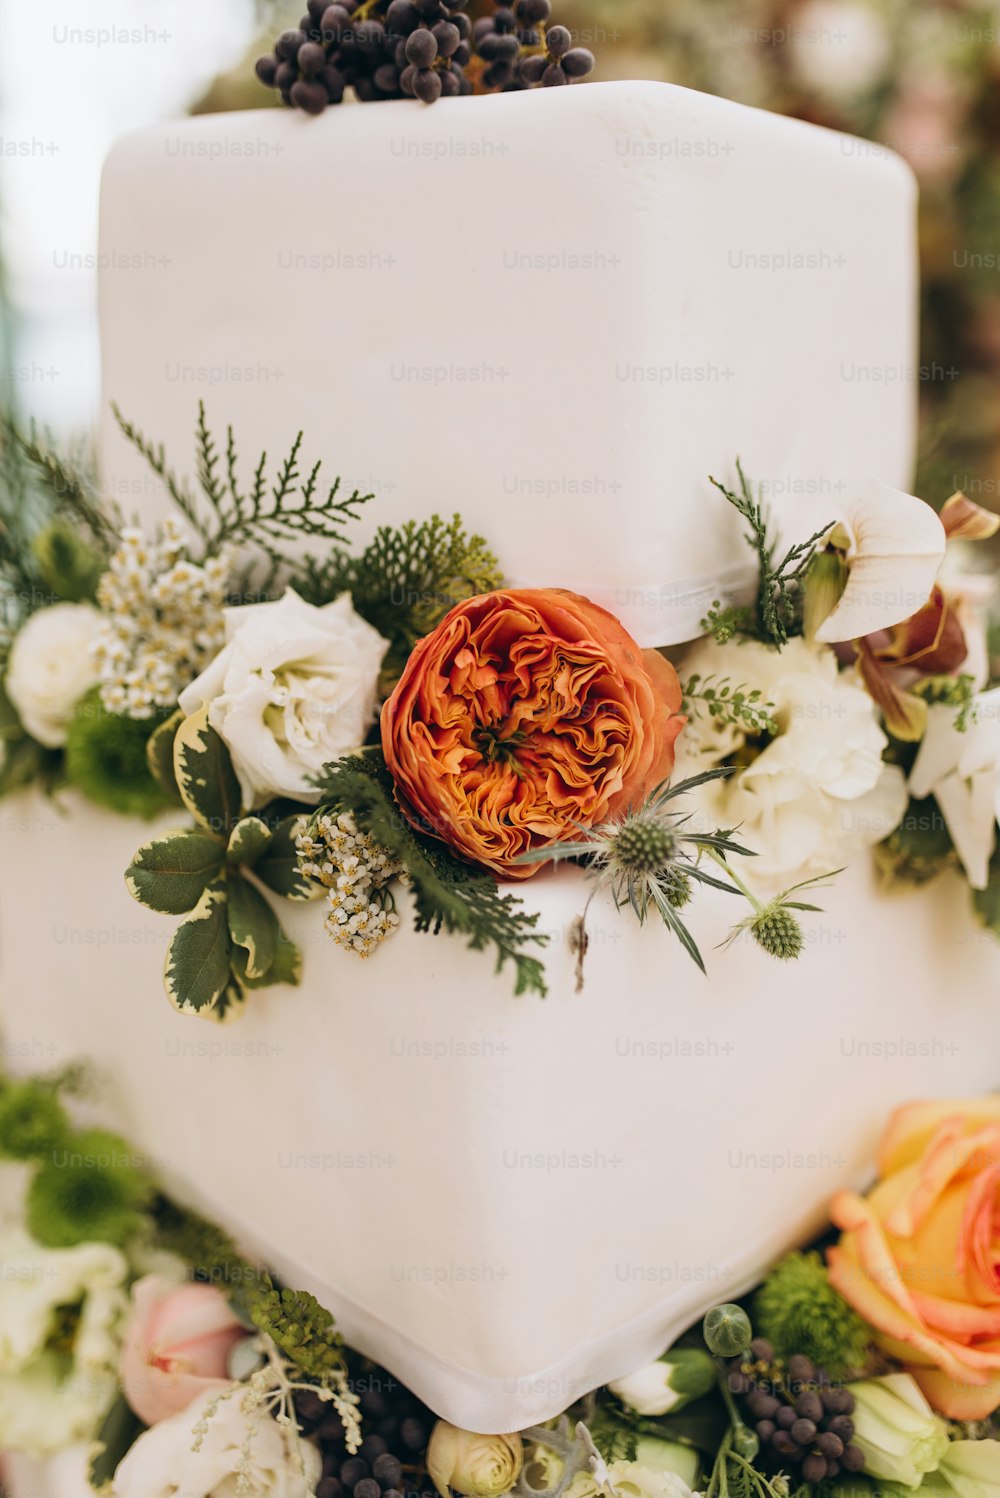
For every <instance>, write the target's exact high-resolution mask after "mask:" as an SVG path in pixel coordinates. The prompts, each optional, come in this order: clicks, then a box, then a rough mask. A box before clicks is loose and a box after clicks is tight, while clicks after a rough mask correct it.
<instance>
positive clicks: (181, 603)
mask: <svg viewBox="0 0 1000 1498" xmlns="http://www.w3.org/2000/svg"><path fill="white" fill-rule="evenodd" d="M186 550H187V537H186V536H185V533H184V531H183V529H182V527H181V526H180V525H178V524H177V522H176V521H175V520H172V519H170V520H167V521H165V523H164V525H163V527H162V529H161V530H160V531H159V532H158V534H157V536H156V537H155V539H153V540H150V539H149V538H148V537H147V536H145V535H144V534H143V532H142V531H141V530H138V529H137V528H136V527H134V526H128V527H126V529H125V530H123V531H122V537H121V545H120V546H119V548H118V550H117V551H116V552H115V554H114V556H113V557H112V558H111V563H110V566H109V568H108V570H107V572H106V573H105V574H104V576H103V577H102V578H101V581H100V585H99V587H98V591H97V600H98V603H99V604H100V606H101V608H102V609H103V611H104V613H105V616H106V617H105V620H104V624H103V627H102V628H101V630H100V631H99V632H98V635H97V638H96V639H95V641H94V643H93V645H92V647H91V649H92V654H93V658H94V661H95V663H96V666H97V670H98V674H99V676H100V681H101V702H102V703H103V705H104V707H105V708H106V709H107V710H108V712H111V713H118V714H120V715H123V716H125V717H129V718H151V717H152V716H153V714H154V713H155V712H156V711H157V709H159V708H174V707H176V706H177V697H178V694H179V693H180V692H181V691H182V690H183V688H184V687H186V686H187V685H188V683H189V682H190V681H193V679H194V678H195V677H196V676H197V675H198V673H199V672H200V671H201V670H202V669H203V668H204V667H205V666H206V665H207V664H208V662H209V661H210V660H212V659H213V658H214V657H215V656H216V655H217V654H218V652H219V651H220V650H221V649H222V647H223V645H224V644H225V621H224V617H223V608H224V606H225V602H226V584H227V581H228V578H229V573H230V570H231V568H232V556H231V554H230V553H227V552H226V550H225V548H224V549H223V550H222V552H220V554H219V555H218V556H215V557H209V558H208V560H207V561H206V562H205V563H204V564H203V565H199V564H197V563H195V562H192V561H191V560H190V559H189V558H188V557H187V556H186V554H185V553H186Z"/></svg>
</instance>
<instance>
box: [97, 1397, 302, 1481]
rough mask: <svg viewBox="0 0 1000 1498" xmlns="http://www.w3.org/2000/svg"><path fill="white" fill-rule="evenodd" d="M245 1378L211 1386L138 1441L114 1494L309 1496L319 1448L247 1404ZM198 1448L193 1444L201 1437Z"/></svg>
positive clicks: (121, 1468)
mask: <svg viewBox="0 0 1000 1498" xmlns="http://www.w3.org/2000/svg"><path fill="white" fill-rule="evenodd" d="M245 1398H246V1394H245V1392H244V1390H243V1389H242V1388H241V1386H240V1385H238V1384H234V1385H233V1392H232V1394H230V1395H228V1396H224V1397H223V1398H222V1399H220V1398H219V1396H218V1394H216V1393H214V1392H211V1391H210V1392H209V1393H207V1394H205V1395H203V1396H202V1397H201V1398H199V1399H196V1400H195V1402H194V1403H193V1404H191V1405H189V1406H188V1408H187V1409H186V1410H182V1411H181V1413H180V1414H179V1415H172V1416H171V1417H170V1419H169V1420H160V1421H159V1422H158V1424H156V1425H154V1426H152V1427H151V1428H150V1429H149V1430H147V1431H146V1432H145V1433H144V1434H143V1435H141V1436H140V1437H139V1439H138V1441H136V1443H135V1445H134V1446H132V1448H131V1449H130V1450H129V1451H128V1453H127V1454H126V1456H125V1457H124V1459H123V1460H122V1461H121V1462H120V1463H119V1465H118V1470H117V1471H116V1472H115V1477H114V1490H115V1495H116V1498H177V1495H178V1494H183V1495H184V1498H232V1495H233V1494H234V1493H237V1492H239V1493H241V1494H243V1495H245V1498H308V1495H309V1494H310V1493H312V1492H313V1490H314V1489H315V1486H316V1483H317V1481H318V1479H319V1476H320V1472H321V1470H322V1463H321V1461H320V1455H319V1452H318V1451H317V1450H316V1447H315V1446H313V1445H312V1443H311V1442H309V1441H303V1440H299V1441H296V1440H295V1439H294V1438H293V1436H292V1434H291V1432H290V1431H289V1430H288V1429H287V1428H286V1427H284V1426H281V1425H279V1424H278V1423H277V1421H276V1420H274V1419H272V1418H271V1416H270V1415H267V1414H264V1413H262V1412H261V1410H260V1409H259V1408H258V1409H256V1410H254V1411H253V1412H248V1411H247V1410H245V1409H244V1407H243V1405H244V1401H245ZM196 1440H197V1441H198V1450H197V1451H195V1450H193V1447H194V1445H195V1441H196Z"/></svg>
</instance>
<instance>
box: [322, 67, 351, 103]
mask: <svg viewBox="0 0 1000 1498" xmlns="http://www.w3.org/2000/svg"><path fill="white" fill-rule="evenodd" d="M319 81H320V83H322V85H323V87H324V88H325V89H326V96H327V98H328V99H329V100H330V103H331V104H339V103H340V101H341V100H342V99H343V97H344V89H345V88H346V87H347V79H346V78H345V77H344V75H343V73H342V72H341V71H340V69H339V68H335V67H334V66H333V65H332V63H331V64H328V65H327V66H326V67H325V68H324V69H323V71H322V73H321V74H320V78H319Z"/></svg>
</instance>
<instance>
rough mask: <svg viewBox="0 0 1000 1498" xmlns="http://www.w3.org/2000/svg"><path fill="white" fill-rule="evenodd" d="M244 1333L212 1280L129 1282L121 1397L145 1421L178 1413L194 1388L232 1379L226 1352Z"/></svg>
mask: <svg viewBox="0 0 1000 1498" xmlns="http://www.w3.org/2000/svg"><path fill="white" fill-rule="evenodd" d="M246 1335H247V1333H246V1330H245V1328H244V1327H243V1326H242V1325H241V1323H240V1322H239V1321H238V1319H237V1318H236V1316H234V1315H233V1312H232V1310H231V1309H230V1307H229V1302H228V1301H227V1300H226V1297H225V1296H224V1295H223V1294H222V1293H221V1291H219V1290H216V1289H215V1288H214V1286H212V1285H199V1284H180V1285H179V1284H177V1283H175V1282H174V1281H173V1280H167V1279H163V1278H161V1276H160V1275H158V1274H147V1275H146V1276H145V1278H143V1279H141V1280H138V1281H137V1282H136V1284H135V1285H134V1286H133V1287H132V1315H131V1319H130V1321H129V1325H128V1331H127V1332H126V1334H125V1345H124V1347H123V1348H122V1359H121V1369H120V1372H121V1380H122V1389H123V1391H124V1394H125V1398H126V1399H127V1400H128V1402H129V1404H130V1405H131V1407H132V1409H133V1410H135V1413H136V1414H137V1415H138V1416H139V1419H140V1420H143V1421H144V1422H145V1423H146V1424H147V1425H155V1424H156V1423H157V1422H158V1421H160V1420H167V1419H169V1418H170V1416H171V1415H178V1414H180V1412H181V1411H182V1410H185V1409H187V1407H188V1405H189V1404H191V1402H192V1401H193V1400H195V1399H197V1398H198V1396H199V1395H200V1394H203V1393H206V1392H207V1391H208V1390H210V1389H215V1388H218V1389H223V1388H225V1387H226V1386H227V1385H228V1384H230V1383H231V1382H232V1380H231V1379H229V1378H227V1377H226V1364H227V1359H228V1357H229V1352H230V1349H231V1348H232V1347H233V1345H234V1343H236V1342H239V1341H240V1339H241V1338H243V1337H245V1336H246Z"/></svg>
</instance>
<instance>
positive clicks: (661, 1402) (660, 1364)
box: [608, 1347, 716, 1416]
mask: <svg viewBox="0 0 1000 1498" xmlns="http://www.w3.org/2000/svg"><path fill="white" fill-rule="evenodd" d="M715 1379H716V1374H715V1364H714V1363H713V1362H712V1359H711V1358H710V1357H709V1355H708V1353H707V1352H704V1351H702V1350H700V1349H699V1348H697V1347H679V1348H676V1349H675V1350H674V1351H673V1352H670V1353H668V1354H666V1355H665V1356H664V1357H662V1358H660V1359H659V1360H658V1361H657V1362H655V1363H647V1364H646V1365H645V1367H643V1368H637V1369H636V1370H635V1372H634V1373H630V1374H628V1375H627V1377H625V1378H618V1379H615V1381H614V1382H613V1383H610V1384H608V1388H609V1389H610V1390H611V1392H612V1394H614V1395H616V1397H617V1398H618V1399H620V1400H621V1402H622V1404H627V1405H628V1406H629V1408H630V1409H633V1410H635V1412H636V1414H637V1415H654V1416H655V1415H667V1414H669V1413H670V1412H671V1411H672V1410H678V1409H681V1408H683V1406H684V1405H685V1404H687V1403H689V1402H690V1400H692V1399H698V1398H700V1397H701V1395H703V1394H707V1393H708V1391H709V1390H710V1389H712V1388H714V1387H715Z"/></svg>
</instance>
